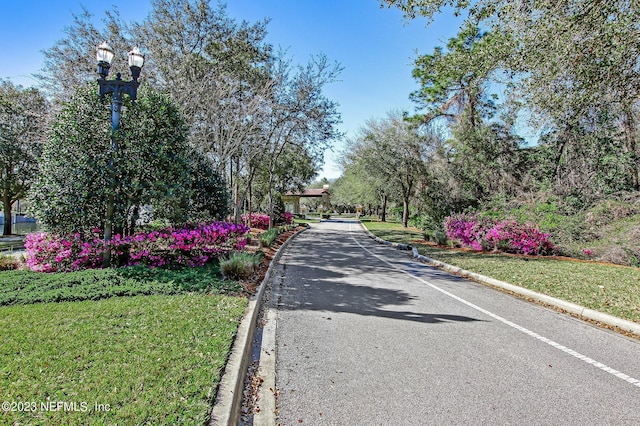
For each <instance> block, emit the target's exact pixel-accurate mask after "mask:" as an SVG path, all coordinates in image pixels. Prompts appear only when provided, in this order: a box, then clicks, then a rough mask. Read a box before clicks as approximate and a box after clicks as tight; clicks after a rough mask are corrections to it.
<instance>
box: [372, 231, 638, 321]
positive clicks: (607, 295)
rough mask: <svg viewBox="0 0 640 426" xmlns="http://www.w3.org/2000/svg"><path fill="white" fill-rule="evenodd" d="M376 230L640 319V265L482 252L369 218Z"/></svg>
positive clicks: (453, 261) (443, 257) (453, 260)
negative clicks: (434, 242)
mask: <svg viewBox="0 0 640 426" xmlns="http://www.w3.org/2000/svg"><path fill="white" fill-rule="evenodd" d="M364 224H365V226H367V228H368V229H369V230H370V231H371V232H373V233H374V234H375V235H377V236H379V237H380V238H383V239H385V240H388V241H394V242H401V243H407V244H411V245H413V246H415V247H417V248H418V251H419V252H420V254H422V255H424V256H427V257H430V258H433V259H436V260H439V261H442V262H445V263H448V264H450V265H454V266H458V267H460V268H463V269H466V270H468V271H472V272H476V273H479V274H482V275H485V276H489V277H492V278H495V279H498V280H501V281H505V282H508V283H511V284H514V285H518V286H521V287H524V288H528V289H531V290H534V291H537V292H540V293H544V294H547V295H549V296H553V297H557V298H560V299H563V300H566V301H569V302H573V303H577V304H579V305H582V306H585V307H587V308H591V309H595V310H598V311H601V312H605V313H608V314H610V315H614V316H617V317H620V318H624V319H627V320H630V321H635V322H640V269H637V268H629V267H622V266H616V265H603V264H599V263H595V262H574V261H567V260H557V259H551V258H542V257H521V256H508V255H502V254H478V253H472V252H464V251H458V250H444V249H437V248H434V247H430V246H427V245H420V244H416V242H415V241H413V240H419V239H422V238H423V237H422V234H421V232H420V231H419V230H415V229H414V230H412V229H403V228H402V226H401V225H400V224H396V223H381V222H365V223H364Z"/></svg>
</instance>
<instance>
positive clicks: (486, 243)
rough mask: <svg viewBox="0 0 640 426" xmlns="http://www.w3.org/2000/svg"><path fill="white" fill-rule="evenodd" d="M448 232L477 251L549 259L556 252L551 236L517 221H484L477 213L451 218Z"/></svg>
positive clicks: (533, 226) (454, 238)
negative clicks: (492, 251) (493, 251)
mask: <svg viewBox="0 0 640 426" xmlns="http://www.w3.org/2000/svg"><path fill="white" fill-rule="evenodd" d="M445 228H446V231H447V237H448V238H449V239H450V240H452V241H455V242H458V243H459V244H460V245H461V246H463V247H471V248H473V249H475V250H483V249H484V250H499V251H504V252H508V253H516V254H529V255H537V254H542V255H548V254H552V253H554V252H555V251H556V249H555V247H554V246H553V243H552V242H551V240H550V239H549V238H550V236H551V235H550V234H545V233H543V232H540V230H539V229H538V227H537V226H535V225H532V224H530V223H526V224H521V223H518V222H516V221H515V220H510V219H505V220H501V221H496V220H492V219H486V218H480V217H479V215H478V214H477V213H467V214H465V213H458V214H452V215H450V216H449V217H448V218H447V220H446V222H445Z"/></svg>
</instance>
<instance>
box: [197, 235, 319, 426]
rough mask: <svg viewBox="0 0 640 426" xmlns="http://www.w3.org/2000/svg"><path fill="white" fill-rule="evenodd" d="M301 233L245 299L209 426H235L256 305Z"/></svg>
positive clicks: (249, 355) (274, 261) (279, 254)
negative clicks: (249, 296)
mask: <svg viewBox="0 0 640 426" xmlns="http://www.w3.org/2000/svg"><path fill="white" fill-rule="evenodd" d="M307 229H308V228H307ZM304 231H306V229H303V230H301V231H299V232H297V233H295V234H294V235H292V236H291V237H290V238H289V239H288V240H287V241H285V242H284V244H282V246H280V248H279V249H278V251H277V252H276V254H275V256H274V257H273V259H271V263H270V264H269V268H268V269H267V272H266V273H265V276H264V279H263V280H262V283H261V284H260V288H259V289H258V292H257V293H256V294H254V295H253V296H251V298H250V299H249V304H248V306H247V308H246V309H245V311H244V315H243V317H242V321H241V322H240V325H239V326H238V332H237V334H236V338H235V339H234V342H233V347H232V349H231V354H230V355H229V359H228V360H227V364H226V366H225V369H224V373H223V375H222V377H221V379H220V385H219V387H218V392H217V394H216V400H215V402H214V404H213V409H212V411H211V421H210V423H209V424H210V425H211V426H223V425H226V426H232V425H233V426H235V425H237V424H238V420H239V419H240V410H241V407H242V396H243V390H244V378H245V375H246V372H247V368H248V367H249V361H250V358H251V347H252V343H253V335H254V332H255V329H256V319H257V318H258V313H259V312H260V303H261V301H262V297H263V295H264V292H265V288H266V287H267V283H268V282H269V280H270V279H271V275H272V274H273V270H274V269H275V268H276V264H277V263H278V260H279V259H280V257H281V256H282V252H283V251H284V249H285V248H286V247H287V246H288V245H289V243H290V241H292V240H293V239H294V238H295V237H297V236H298V235H300V234H301V233H303V232H304Z"/></svg>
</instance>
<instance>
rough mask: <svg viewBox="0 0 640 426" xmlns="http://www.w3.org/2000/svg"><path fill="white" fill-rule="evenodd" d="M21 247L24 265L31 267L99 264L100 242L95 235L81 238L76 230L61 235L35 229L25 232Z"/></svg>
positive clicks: (46, 268) (53, 268)
mask: <svg viewBox="0 0 640 426" xmlns="http://www.w3.org/2000/svg"><path fill="white" fill-rule="evenodd" d="M24 247H25V249H26V250H27V266H29V269H31V270H32V271H37V272H56V271H76V270H78V269H85V268H99V267H100V266H101V265H102V251H103V247H104V242H103V241H102V240H100V239H97V238H94V239H93V240H92V241H84V240H83V239H82V238H80V234H74V235H70V236H66V237H62V236H59V235H54V234H49V233H47V232H37V233H33V234H29V235H27V237H26V238H25V241H24Z"/></svg>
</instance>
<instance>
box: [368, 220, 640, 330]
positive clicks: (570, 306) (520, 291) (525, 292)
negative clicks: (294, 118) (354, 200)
mask: <svg viewBox="0 0 640 426" xmlns="http://www.w3.org/2000/svg"><path fill="white" fill-rule="evenodd" d="M360 225H361V226H362V227H363V228H364V230H365V233H366V234H367V235H368V236H369V237H370V238H372V239H374V240H375V241H377V242H379V243H381V244H385V245H390V246H393V247H396V248H398V249H399V250H411V251H412V255H413V258H414V259H417V260H419V261H421V262H424V263H427V264H429V265H431V266H434V267H436V268H438V269H442V270H444V271H447V272H450V273H452V274H454V275H457V276H460V277H463V278H468V279H471V280H473V281H476V282H478V283H480V284H484V285H488V286H491V287H496V288H499V289H502V290H506V291H508V292H511V293H515V294H517V295H519V296H522V297H526V298H529V299H533V300H535V301H537V302H540V303H544V304H547V305H551V306H553V307H555V308H558V309H562V310H564V311H567V312H569V313H572V314H574V315H577V316H579V317H581V318H584V319H587V320H590V321H596V322H599V323H601V324H603V325H605V326H609V327H616V328H619V329H621V330H623V331H627V332H630V333H633V334H635V335H638V336H640V324H638V323H635V322H633V321H628V320H625V319H622V318H618V317H614V316H613V315H609V314H605V313H604V312H600V311H595V310H593V309H589V308H586V307H584V306H581V305H577V304H575V303H571V302H567V301H566V300H562V299H558V298H555V297H551V296H547V295H546V294H542V293H538V292H536V291H533V290H529V289H526V288H523V287H519V286H516V285H514V284H510V283H507V282H504V281H500V280H496V279H495V278H491V277H487V276H485V275H481V274H477V273H475V272H471V271H467V270H465V269H462V268H459V267H457V266H453V265H449V264H447V263H444V262H441V261H439V260H435V259H432V258H430V257H427V256H423V255H421V254H419V253H418V249H417V248H415V247H412V246H410V245H407V244H400V243H392V242H390V241H386V240H383V239H382V238H380V237H377V236H375V235H374V234H373V233H372V232H371V231H369V230H368V229H367V228H366V227H365V226H364V224H362V222H361V223H360Z"/></svg>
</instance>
